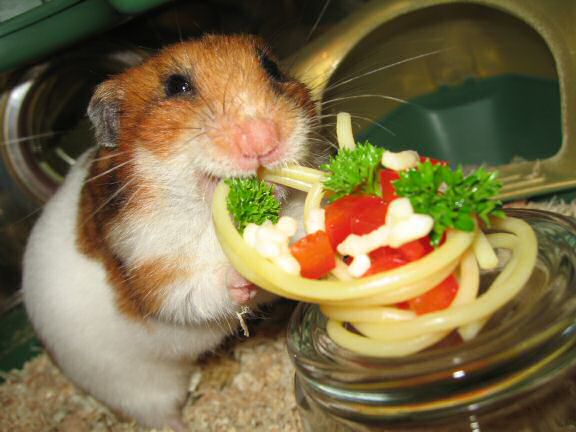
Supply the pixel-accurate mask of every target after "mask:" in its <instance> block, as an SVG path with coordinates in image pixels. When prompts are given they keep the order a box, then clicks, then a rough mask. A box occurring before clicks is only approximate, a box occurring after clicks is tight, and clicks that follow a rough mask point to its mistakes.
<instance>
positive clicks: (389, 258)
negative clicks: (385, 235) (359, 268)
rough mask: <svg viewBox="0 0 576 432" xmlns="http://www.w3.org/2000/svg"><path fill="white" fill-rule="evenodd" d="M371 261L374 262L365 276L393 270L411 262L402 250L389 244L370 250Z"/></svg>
mask: <svg viewBox="0 0 576 432" xmlns="http://www.w3.org/2000/svg"><path fill="white" fill-rule="evenodd" d="M370 261H372V264H371V266H370V268H369V269H368V271H367V272H366V273H365V274H364V276H370V275H373V274H377V273H380V272H383V271H387V270H392V269H395V268H397V267H400V266H403V265H404V264H407V263H409V262H410V261H409V260H407V259H406V257H405V256H404V255H403V254H402V252H400V250H398V249H394V248H391V247H388V246H384V247H381V248H378V249H376V250H375V251H372V252H370Z"/></svg>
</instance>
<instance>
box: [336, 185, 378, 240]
mask: <svg viewBox="0 0 576 432" xmlns="http://www.w3.org/2000/svg"><path fill="white" fill-rule="evenodd" d="M382 205H383V201H382V199H381V198H380V197H376V196H370V195H349V196H346V197H343V198H340V199H338V200H336V201H334V202H333V203H331V204H329V205H327V206H326V219H325V223H326V233H327V234H328V237H329V238H330V243H331V244H332V247H333V248H334V249H336V246H338V245H339V244H340V243H342V242H343V241H344V239H345V238H346V237H348V236H349V235H350V234H351V233H352V219H353V218H354V217H355V216H357V215H358V214H359V213H360V212H361V211H364V210H365V209H366V211H367V212H368V213H370V214H371V213H372V212H374V213H377V212H378V211H379V210H378V208H382ZM373 217H374V216H373V215H371V216H370V218H371V219H370V221H373V220H374V219H373ZM369 223H370V224H371V223H372V222H369ZM358 229H367V228H358Z"/></svg>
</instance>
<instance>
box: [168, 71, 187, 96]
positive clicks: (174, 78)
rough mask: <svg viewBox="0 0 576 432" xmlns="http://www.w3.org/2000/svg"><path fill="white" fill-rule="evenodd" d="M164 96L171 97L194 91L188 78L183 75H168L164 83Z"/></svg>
mask: <svg viewBox="0 0 576 432" xmlns="http://www.w3.org/2000/svg"><path fill="white" fill-rule="evenodd" d="M164 91H165V93H166V96H168V97H173V96H178V95H180V94H184V93H190V92H193V91H194V86H193V85H192V83H191V82H190V80H189V79H188V78H186V77H185V76H183V75H177V74H175V75H170V76H169V77H168V79H166V82H165V83H164Z"/></svg>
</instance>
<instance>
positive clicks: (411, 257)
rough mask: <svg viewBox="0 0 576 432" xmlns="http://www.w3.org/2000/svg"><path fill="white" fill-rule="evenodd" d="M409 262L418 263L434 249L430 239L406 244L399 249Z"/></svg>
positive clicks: (426, 238)
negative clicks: (417, 261)
mask: <svg viewBox="0 0 576 432" xmlns="http://www.w3.org/2000/svg"><path fill="white" fill-rule="evenodd" d="M398 249H399V250H400V252H402V254H403V255H404V256H405V257H406V259H408V261H416V260H418V259H420V258H422V257H423V256H424V255H427V254H429V253H430V252H432V250H433V249H434V248H433V247H432V245H431V244H430V240H429V239H428V237H424V238H421V239H418V240H413V241H411V242H408V243H405V244H403V245H402V246H400V247H399V248H398Z"/></svg>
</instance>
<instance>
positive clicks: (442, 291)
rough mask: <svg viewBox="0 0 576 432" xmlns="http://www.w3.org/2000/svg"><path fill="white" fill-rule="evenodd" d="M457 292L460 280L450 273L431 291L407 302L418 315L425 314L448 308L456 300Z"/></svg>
mask: <svg viewBox="0 0 576 432" xmlns="http://www.w3.org/2000/svg"><path fill="white" fill-rule="evenodd" d="M457 292H458V282H457V281H456V278H455V277H454V276H452V275H450V276H448V277H447V278H446V279H444V280H443V281H442V282H440V283H439V284H438V285H437V286H435V287H434V288H432V289H431V290H430V291H427V292H425V293H424V294H422V295H420V296H418V297H415V298H413V299H410V300H408V302H407V303H408V306H409V307H410V309H411V310H413V311H414V312H416V314H417V315H423V314H427V313H430V312H436V311H439V310H442V309H446V308H447V307H448V306H450V304H451V303H452V302H453V301H454V298H455V297H456V293H457ZM405 303H406V302H405ZM399 306H400V305H399ZM400 307H401V306H400Z"/></svg>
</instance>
